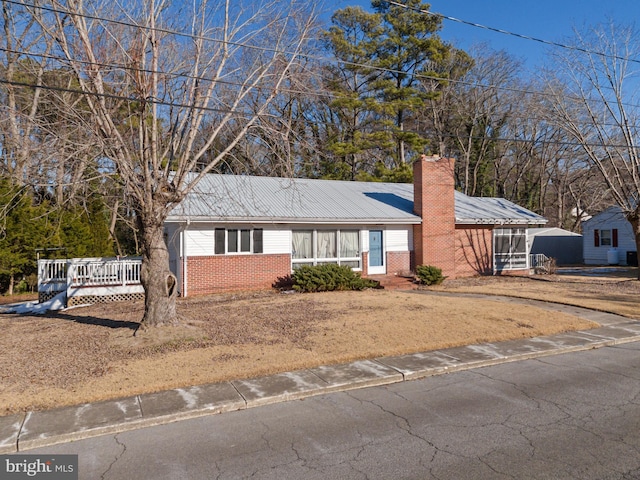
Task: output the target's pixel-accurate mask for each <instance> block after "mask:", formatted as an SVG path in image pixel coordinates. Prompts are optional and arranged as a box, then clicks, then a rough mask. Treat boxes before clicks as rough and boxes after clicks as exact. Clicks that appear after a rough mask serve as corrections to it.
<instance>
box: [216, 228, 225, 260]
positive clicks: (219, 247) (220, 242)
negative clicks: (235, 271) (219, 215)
mask: <svg viewBox="0 0 640 480" xmlns="http://www.w3.org/2000/svg"><path fill="white" fill-rule="evenodd" d="M224 236H225V235H224V228H216V238H215V242H216V245H215V249H214V252H215V254H216V255H224V252H225V249H224Z"/></svg>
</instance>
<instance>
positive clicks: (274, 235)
mask: <svg viewBox="0 0 640 480" xmlns="http://www.w3.org/2000/svg"><path fill="white" fill-rule="evenodd" d="M262 235H263V237H262V242H263V243H262V248H263V250H262V251H263V252H264V253H268V254H283V253H284V254H287V253H291V229H290V228H287V229H280V230H275V229H273V228H271V229H269V228H264V230H263V234H262Z"/></svg>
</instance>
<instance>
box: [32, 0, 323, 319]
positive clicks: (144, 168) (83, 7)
mask: <svg viewBox="0 0 640 480" xmlns="http://www.w3.org/2000/svg"><path fill="white" fill-rule="evenodd" d="M48 6H49V9H48V10H47V12H46V15H44V14H43V15H40V14H37V15H36V12H38V11H39V9H38V8H37V7H36V8H32V9H31V10H32V12H33V13H34V16H35V17H37V18H38V19H39V22H40V25H41V27H42V29H43V31H45V32H46V33H47V35H48V36H49V37H50V38H52V39H55V41H56V45H57V51H58V52H59V53H58V54H59V55H60V57H62V58H63V59H64V62H63V63H64V64H65V65H66V66H67V67H68V68H71V69H72V70H73V71H74V72H75V76H76V79H77V81H78V82H79V90H80V91H81V92H83V96H84V100H85V101H86V104H87V105H88V109H89V111H90V112H91V116H92V119H93V121H92V124H91V128H92V133H93V136H94V138H95V141H96V142H100V146H101V148H102V151H103V152H104V156H105V158H107V159H108V160H109V162H110V163H111V165H112V168H113V173H115V174H116V175H117V177H118V178H119V179H120V181H121V183H122V187H123V188H124V191H125V192H126V195H127V197H128V198H129V199H130V200H131V202H132V204H133V209H134V211H135V216H136V219H137V225H138V230H139V234H140V244H141V250H142V258H143V266H142V283H143V286H144V289H145V294H146V300H145V313H144V317H143V319H142V325H143V327H145V328H146V327H149V326H158V325H162V324H170V323H176V322H177V321H178V315H177V312H176V295H177V289H176V277H175V276H174V274H173V273H172V272H171V270H170V269H169V257H168V251H167V246H166V244H165V241H164V237H163V227H164V221H165V219H166V217H167V215H168V214H169V212H170V211H171V209H172V208H173V207H174V206H175V205H177V204H178V203H179V202H180V201H181V200H182V199H183V198H184V197H185V195H186V194H187V193H188V192H189V191H191V190H192V189H193V188H194V187H195V186H196V184H197V183H198V182H199V181H200V180H201V179H202V178H203V177H204V176H205V175H206V174H208V173H209V172H210V171H211V170H212V169H213V168H214V167H215V166H216V165H217V164H219V163H220V162H221V161H223V160H224V159H225V157H226V156H227V155H228V154H229V152H231V151H232V150H233V149H234V148H235V147H236V145H237V144H238V143H239V142H240V141H241V140H242V139H243V138H244V137H245V136H246V134H247V132H249V130H250V129H252V128H255V127H257V126H258V125H259V124H260V122H261V118H262V116H263V115H265V114H266V113H267V112H268V107H269V105H270V103H271V102H272V101H273V100H274V99H275V98H276V97H277V96H278V93H279V90H280V88H281V86H282V84H283V82H284V81H285V80H286V78H287V76H288V72H289V71H290V69H291V68H292V67H293V66H294V65H295V64H296V62H297V61H298V59H299V57H300V56H301V54H303V52H304V48H305V45H306V42H307V40H308V38H309V37H310V35H311V34H312V31H313V28H314V22H315V12H314V10H313V7H312V6H311V4H310V2H302V1H301V2H299V3H298V2H297V1H296V0H294V1H290V0H286V1H285V0H271V1H262V2H259V1H246V2H242V1H239V0H233V1H232V0H215V1H211V2H208V1H207V0H196V1H194V2H188V3H183V2H171V1H169V0H132V1H129V2H124V3H120V2H117V1H116V2H99V1H95V2H94V1H85V0H68V1H64V2H63V1H58V0H51V1H50V3H49V5H48ZM257 90H260V92H261V98H262V99H263V100H262V101H263V104H262V107H261V108H258V109H257V110H256V109H254V110H250V109H248V108H246V106H247V105H246V102H247V101H249V100H251V97H252V93H254V92H256V91H257ZM265 92H266V93H265ZM220 139H224V141H225V143H224V144H222V145H221V144H220V143H219V140H220ZM213 147H217V148H216V149H215V154H214V155H211V154H210V153H211V150H212V148H213ZM205 159H206V161H205Z"/></svg>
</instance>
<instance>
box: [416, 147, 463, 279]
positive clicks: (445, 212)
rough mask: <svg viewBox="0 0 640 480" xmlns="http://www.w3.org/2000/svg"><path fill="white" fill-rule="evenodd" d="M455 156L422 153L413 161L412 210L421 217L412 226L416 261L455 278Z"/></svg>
mask: <svg viewBox="0 0 640 480" xmlns="http://www.w3.org/2000/svg"><path fill="white" fill-rule="evenodd" d="M453 169H454V159H453V158H440V157H438V156H433V157H428V156H426V155H422V156H421V157H420V159H419V160H417V161H416V162H415V163H414V164H413V212H414V213H415V214H416V215H419V216H420V217H421V218H422V224H421V225H414V227H413V243H414V253H415V264H416V266H417V265H433V266H436V267H438V268H441V269H442V273H443V275H445V276H447V277H450V278H453V277H455V272H456V267H455V222H456V216H455V199H454V190H455V182H454V173H453Z"/></svg>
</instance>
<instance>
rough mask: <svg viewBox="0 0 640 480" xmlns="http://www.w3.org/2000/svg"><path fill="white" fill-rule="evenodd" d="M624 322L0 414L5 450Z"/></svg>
mask: <svg viewBox="0 0 640 480" xmlns="http://www.w3.org/2000/svg"><path fill="white" fill-rule="evenodd" d="M618 321H619V322H620V323H616V324H609V325H605V326H601V327H599V328H595V329H592V330H584V331H577V332H567V333H561V334H557V335H551V336H547V337H535V338H528V339H522V340H509V341H506V342H499V343H483V344H479V345H468V346H462V347H453V348H447V349H441V350H436V351H431V352H424V353H415V354H408V355H399V356H393V357H383V358H376V359H372V360H361V361H356V362H351V363H347V364H342V365H327V366H320V367H316V368H310V369H306V370H300V371H296V372H285V373H279V374H276V375H271V376H267V377H260V378H255V379H248V380H234V381H231V382H223V383H216V384H209V385H201V386H194V387H190V388H184V389H174V390H168V391H164V392H158V393H151V394H144V395H137V396H134V397H128V398H123V399H119V400H113V401H106V402H100V403H93V404H84V405H78V406H73V407H65V408H60V409H55V410H47V411H42V412H28V413H26V414H24V415H13V416H9V417H0V454H8V453H16V452H19V451H20V452H21V451H25V450H30V449H34V448H41V447H47V446H51V445H55V444H58V443H64V442H71V441H76V440H81V439H86V438H91V437H96V436H100V435H107V434H116V433H121V432H125V431H128V430H134V429H138V428H142V427H150V426H156V425H163V424H166V423H170V422H175V421H179V420H186V419H191V418H196V417H200V416H204V415H212V414H216V413H223V412H231V411H237V410H243V409H246V408H252V407H256V406H261V405H268V404H271V403H276V402H285V401H290V400H296V399H302V398H308V397H311V396H315V395H321V394H326V393H332V392H338V391H346V390H351V389H356V388H363V387H369V386H376V385H388V384H392V383H397V382H403V381H408V380H414V379H418V378H424V377H428V376H433V375H442V374H445V373H451V372H456V371H460V370H467V369H473V368H480V367H485V366H490V365H496V364H500V363H507V362H514V361H519V360H525V359H531V358H538V357H543V356H549V355H558V354H562V353H569V352H576V351H581V350H590V349H594V348H601V347H606V346H612V345H617V344H621V343H628V342H635V341H640V321H629V319H623V318H622V317H618Z"/></svg>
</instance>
